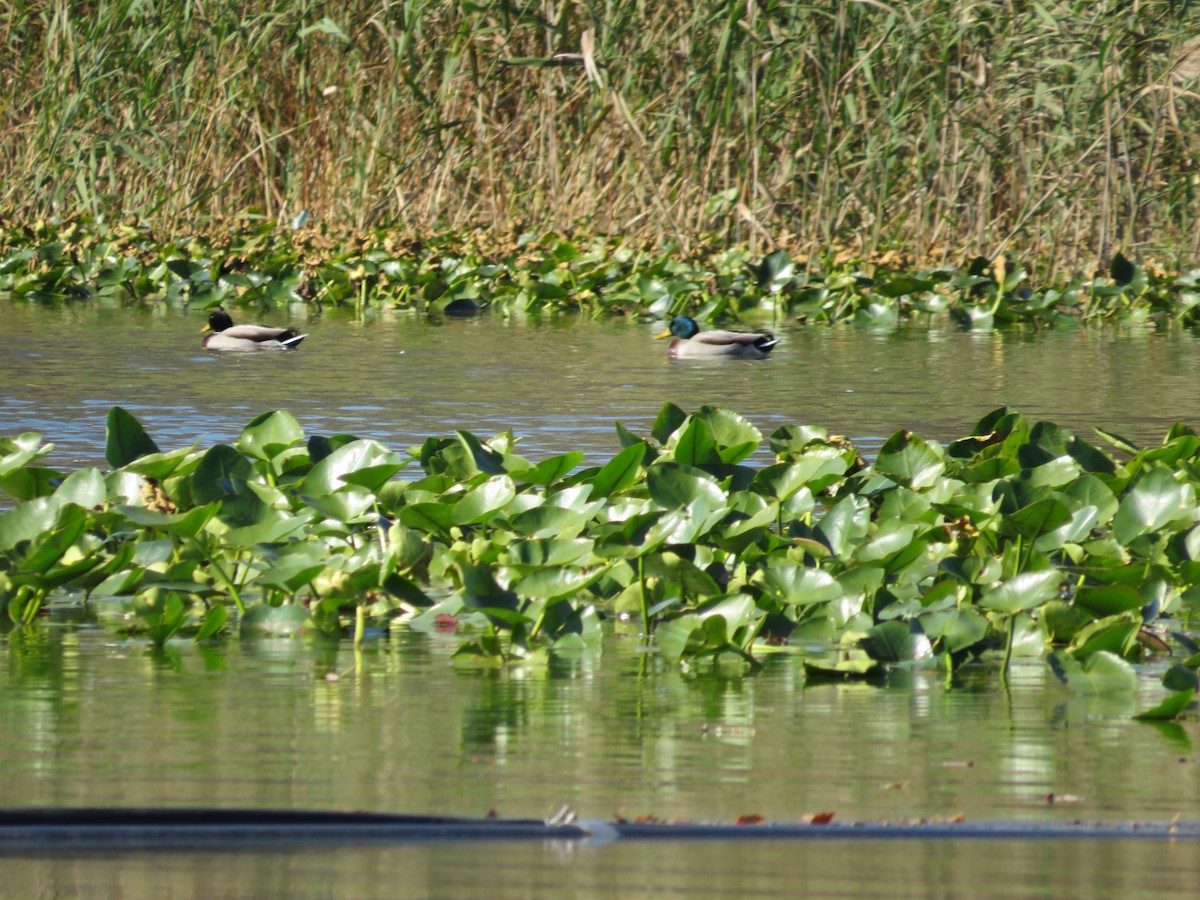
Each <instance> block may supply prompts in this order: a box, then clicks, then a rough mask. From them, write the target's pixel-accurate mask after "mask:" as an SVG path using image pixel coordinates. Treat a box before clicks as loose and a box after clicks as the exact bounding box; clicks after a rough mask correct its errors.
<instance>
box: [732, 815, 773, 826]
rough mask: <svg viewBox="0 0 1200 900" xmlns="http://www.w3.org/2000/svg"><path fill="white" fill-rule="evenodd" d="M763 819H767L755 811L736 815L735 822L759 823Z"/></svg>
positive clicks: (740, 823)
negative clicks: (744, 814)
mask: <svg viewBox="0 0 1200 900" xmlns="http://www.w3.org/2000/svg"><path fill="white" fill-rule="evenodd" d="M765 821H767V820H766V819H764V818H763V817H762V816H760V815H758V814H757V813H751V814H750V815H746V816H738V817H737V823H738V824H739V825H761V824H763V822H765Z"/></svg>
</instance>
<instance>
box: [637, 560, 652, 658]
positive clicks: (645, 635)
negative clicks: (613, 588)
mask: <svg viewBox="0 0 1200 900" xmlns="http://www.w3.org/2000/svg"><path fill="white" fill-rule="evenodd" d="M638 587H639V588H640V594H641V599H642V640H643V641H645V642H646V643H650V602H649V601H648V600H647V599H646V558H645V557H644V556H639V557H638Z"/></svg>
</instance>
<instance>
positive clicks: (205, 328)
mask: <svg viewBox="0 0 1200 900" xmlns="http://www.w3.org/2000/svg"><path fill="white" fill-rule="evenodd" d="M206 331H212V326H211V325H205V326H204V327H203V328H201V329H200V333H201V334H204V332H206Z"/></svg>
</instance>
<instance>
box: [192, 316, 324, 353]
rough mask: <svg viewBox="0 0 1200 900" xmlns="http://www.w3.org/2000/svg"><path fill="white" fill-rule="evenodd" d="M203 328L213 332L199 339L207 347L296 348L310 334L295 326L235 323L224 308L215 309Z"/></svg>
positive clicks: (225, 348)
mask: <svg viewBox="0 0 1200 900" xmlns="http://www.w3.org/2000/svg"><path fill="white" fill-rule="evenodd" d="M201 331H207V332H211V334H206V335H205V336H204V340H202V341H201V342H200V346H202V347H203V348H204V349H205V350H295V349H296V348H297V347H298V346H300V342H301V341H302V340H304V339H305V338H306V337H308V335H307V334H300V333H299V332H298V331H296V329H294V328H269V327H267V326H266V325H234V324H233V319H231V318H230V317H229V313H227V312H225V310H223V309H214V310H213V311H212V313H211V314H210V315H209V317H208V324H207V325H205V326H204V327H203V328H202V329H201Z"/></svg>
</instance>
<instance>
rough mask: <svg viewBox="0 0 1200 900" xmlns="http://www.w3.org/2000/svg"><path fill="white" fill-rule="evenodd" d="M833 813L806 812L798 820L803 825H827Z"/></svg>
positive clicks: (831, 819)
mask: <svg viewBox="0 0 1200 900" xmlns="http://www.w3.org/2000/svg"><path fill="white" fill-rule="evenodd" d="M833 815H834V814H833V813H831V812H819V813H806V814H805V815H803V816H801V817H800V821H801V822H803V823H804V824H805V825H828V824H829V823H830V822H832V821H833Z"/></svg>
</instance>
